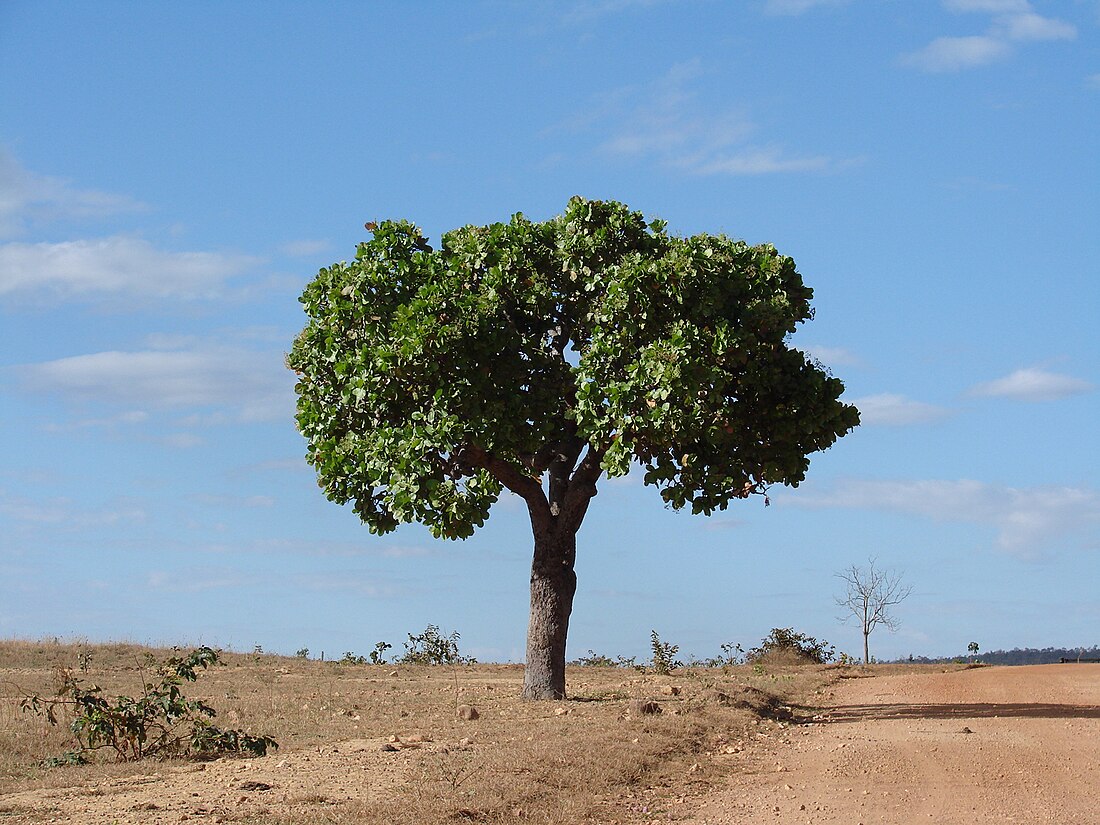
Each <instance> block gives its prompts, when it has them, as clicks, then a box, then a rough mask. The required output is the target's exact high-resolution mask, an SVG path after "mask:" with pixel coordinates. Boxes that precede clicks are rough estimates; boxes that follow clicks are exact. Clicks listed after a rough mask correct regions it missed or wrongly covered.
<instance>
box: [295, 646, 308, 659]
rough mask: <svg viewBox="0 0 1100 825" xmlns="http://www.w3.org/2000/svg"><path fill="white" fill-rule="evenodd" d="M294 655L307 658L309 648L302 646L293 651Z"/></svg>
mask: <svg viewBox="0 0 1100 825" xmlns="http://www.w3.org/2000/svg"><path fill="white" fill-rule="evenodd" d="M294 655H295V656H296V657H297V658H299V659H308V658H309V648H308V647H303V648H301V649H300V650H299V651H298V652H297V653H295V654H294Z"/></svg>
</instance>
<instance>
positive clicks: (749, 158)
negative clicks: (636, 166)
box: [694, 147, 833, 175]
mask: <svg viewBox="0 0 1100 825" xmlns="http://www.w3.org/2000/svg"><path fill="white" fill-rule="evenodd" d="M832 165H833V161H832V160H830V159H829V158H827V157H824V156H823V155H817V156H814V157H800V158H799V157H787V156H785V155H784V154H783V150H782V149H779V148H778V147H769V148H766V149H750V150H747V151H744V152H739V153H735V154H732V155H726V156H724V157H718V158H715V159H714V160H712V161H709V162H706V163H702V164H700V165H699V166H698V167H697V168H696V169H695V170H694V171H696V172H698V173H699V174H700V175H716V174H723V175H768V174H772V173H774V172H822V171H825V170H827V169H829V168H830V167H831V166H832Z"/></svg>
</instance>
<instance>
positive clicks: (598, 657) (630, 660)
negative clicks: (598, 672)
mask: <svg viewBox="0 0 1100 825" xmlns="http://www.w3.org/2000/svg"><path fill="white" fill-rule="evenodd" d="M637 662H638V660H637V657H636V656H630V657H627V656H616V657H615V658H614V659H612V658H611V657H610V656H604V655H603V654H602V653H597V652H596V651H594V650H591V649H589V651H588V654H587V655H585V656H581V657H579V658H577V659H574V660H573V661H571V662H570V663H569V664H571V665H574V666H576V667H637V666H638V664H637Z"/></svg>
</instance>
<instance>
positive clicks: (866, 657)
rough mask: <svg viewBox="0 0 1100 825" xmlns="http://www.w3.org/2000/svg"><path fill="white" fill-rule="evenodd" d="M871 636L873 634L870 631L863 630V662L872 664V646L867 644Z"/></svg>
mask: <svg viewBox="0 0 1100 825" xmlns="http://www.w3.org/2000/svg"><path fill="white" fill-rule="evenodd" d="M870 636H871V634H870V632H869V631H867V630H864V631H863V664H865V665H869V664H871V653H870V646H869V645H868V644H867V640H868V639H869V638H870Z"/></svg>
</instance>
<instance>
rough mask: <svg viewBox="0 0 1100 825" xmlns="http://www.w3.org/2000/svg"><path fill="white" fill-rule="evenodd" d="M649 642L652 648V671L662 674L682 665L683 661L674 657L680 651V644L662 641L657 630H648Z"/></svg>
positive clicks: (666, 673)
mask: <svg viewBox="0 0 1100 825" xmlns="http://www.w3.org/2000/svg"><path fill="white" fill-rule="evenodd" d="M649 644H650V647H652V648H653V660H652V665H653V672H654V673H658V674H660V675H662V676H665V675H668V674H669V673H672V671H674V670H675V669H676V668H678V667H683V666H684V663H683V662H681V661H679V660H678V659H677V658H676V654H677V653H679V652H680V646H679V645H674V644H669V643H668V642H662V641H661V637H660V636H658V635H657V631H656V630H653V631H650V634H649Z"/></svg>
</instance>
